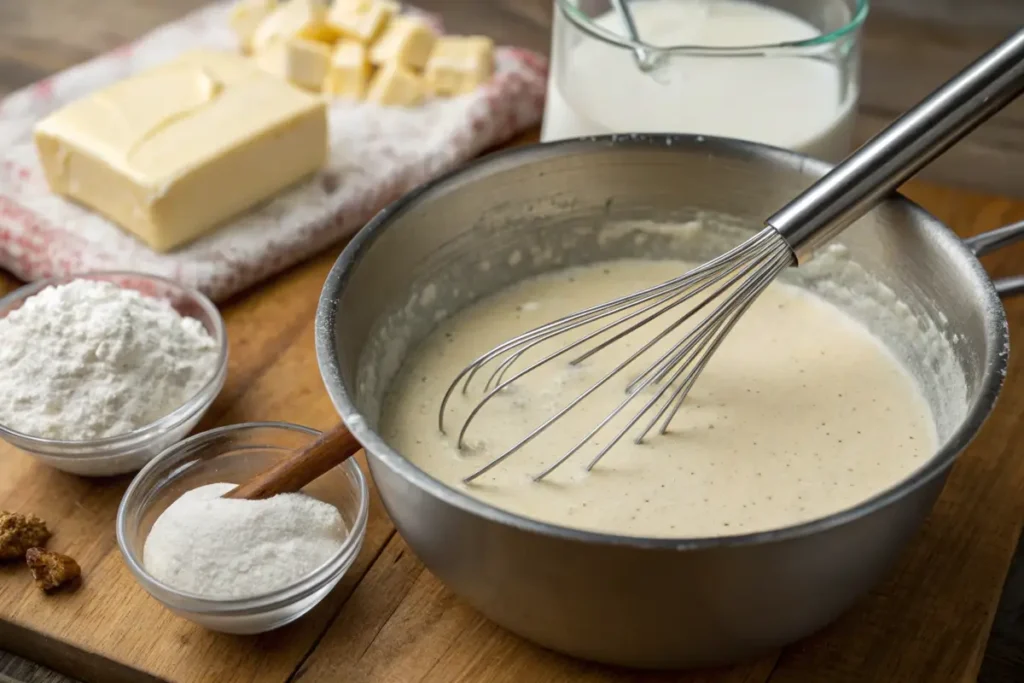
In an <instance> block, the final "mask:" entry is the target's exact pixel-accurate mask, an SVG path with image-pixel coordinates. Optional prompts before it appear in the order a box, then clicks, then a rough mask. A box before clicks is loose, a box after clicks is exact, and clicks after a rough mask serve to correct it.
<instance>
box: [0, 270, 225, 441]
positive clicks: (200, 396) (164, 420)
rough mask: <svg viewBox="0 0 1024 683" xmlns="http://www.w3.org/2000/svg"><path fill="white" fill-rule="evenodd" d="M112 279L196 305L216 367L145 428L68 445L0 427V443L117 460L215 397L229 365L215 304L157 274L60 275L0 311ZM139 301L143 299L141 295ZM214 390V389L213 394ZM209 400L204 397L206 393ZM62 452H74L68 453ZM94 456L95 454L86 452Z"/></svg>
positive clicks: (5, 300) (27, 289)
mask: <svg viewBox="0 0 1024 683" xmlns="http://www.w3.org/2000/svg"><path fill="white" fill-rule="evenodd" d="M115 278H126V279H137V280H148V281H150V282H154V283H158V284H160V285H164V286H169V287H170V288H171V289H173V290H177V291H178V292H180V293H181V294H183V295H184V296H185V297H187V298H188V299H189V300H191V301H192V302H194V303H196V304H198V306H199V308H200V309H201V310H202V311H203V314H204V315H205V316H206V317H207V318H208V319H209V320H210V321H211V322H212V327H213V330H212V332H213V338H214V341H216V342H217V346H218V350H217V366H216V368H215V370H214V372H213V374H212V375H210V378H209V379H208V380H207V381H206V383H205V384H203V386H202V387H200V388H199V390H198V391H196V393H195V394H193V395H192V396H190V397H189V398H188V400H187V401H185V402H184V403H182V404H181V405H180V406H178V407H177V408H175V409H174V410H172V411H171V412H170V413H168V414H167V415H164V416H163V417H161V418H159V419H157V420H154V421H153V422H150V423H149V424H145V425H143V426H141V427H139V428H137V429H133V430H132V431H130V432H125V433H124V434H117V435H115V436H107V437H103V438H101V439H84V440H79V441H69V440H66V439H48V438H45V437H41V436H33V435H31V434H25V433H24V432H19V431H17V430H15V429H11V428H10V427H7V426H5V425H3V424H0V438H3V439H5V440H7V441H9V442H11V443H12V444H13V445H15V446H17V447H19V448H23V449H25V450H30V451H33V452H38V453H41V454H44V455H46V456H48V457H54V458H69V459H86V458H99V457H106V456H112V455H120V454H124V453H125V452H128V451H131V450H134V449H136V448H143V447H145V446H146V445H147V444H148V443H149V442H150V441H152V440H154V439H155V438H156V437H158V436H159V435H160V434H162V433H164V432H167V431H171V430H173V429H174V428H175V427H178V426H180V425H182V424H184V423H185V422H187V421H188V420H189V419H190V418H191V417H193V415H194V414H195V413H196V411H197V410H202V409H204V408H205V407H206V406H208V405H209V404H210V403H212V402H213V400H214V399H215V398H216V393H218V392H216V391H212V390H213V389H214V388H215V387H216V386H218V385H219V384H221V383H223V381H224V376H225V373H226V371H227V365H228V335H227V327H226V325H225V324H224V318H223V317H222V316H221V314H220V311H219V310H218V309H217V306H216V304H214V303H213V301H211V300H210V298H209V297H207V296H206V295H205V294H203V293H202V292H200V291H199V290H198V289H195V288H193V287H189V286H187V285H183V284H181V283H180V282H175V281H174V280H171V279H169V278H165V277H161V276H159V275H151V274H149V273H143V272H138V271H132V270H90V271H84V272H81V273H70V274H68V275H59V276H54V277H50V278H46V279H44V280H38V281H36V282H30V283H28V284H25V285H22V286H21V287H19V288H17V289H15V290H14V291H12V292H10V293H9V294H7V295H6V296H4V297H2V298H0V310H3V309H5V308H7V307H9V306H10V305H12V304H14V303H17V302H19V301H20V302H24V301H25V300H27V299H28V298H30V297H32V296H34V295H36V294H38V293H39V292H41V291H43V290H44V289H46V288H47V287H53V286H58V285H63V284H67V283H69V282H72V281H73V280H82V279H86V280H89V279H91V280H103V281H110V280H113V279H115ZM143 296H146V295H145V294H143ZM218 391H219V390H218ZM211 393H212V395H209V396H208V395H207V394H211ZM67 451H77V452H71V453H68V452H67ZM85 451H95V452H85Z"/></svg>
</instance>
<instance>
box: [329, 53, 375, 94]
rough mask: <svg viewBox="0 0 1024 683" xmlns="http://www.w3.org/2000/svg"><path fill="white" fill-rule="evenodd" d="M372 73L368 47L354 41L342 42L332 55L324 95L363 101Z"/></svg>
mask: <svg viewBox="0 0 1024 683" xmlns="http://www.w3.org/2000/svg"><path fill="white" fill-rule="evenodd" d="M371 71H372V69H371V67H370V59H369V55H368V54H367V51H366V46H365V45H363V44H362V43H358V42H356V41H354V40H342V41H341V42H339V43H338V44H337V45H336V46H335V47H334V54H333V55H331V66H330V69H329V70H328V71H327V78H326V79H324V86H323V90H324V94H327V95H331V96H333V97H347V98H349V99H356V100H358V99H362V97H363V95H365V94H366V84H367V81H369V80H370V73H371Z"/></svg>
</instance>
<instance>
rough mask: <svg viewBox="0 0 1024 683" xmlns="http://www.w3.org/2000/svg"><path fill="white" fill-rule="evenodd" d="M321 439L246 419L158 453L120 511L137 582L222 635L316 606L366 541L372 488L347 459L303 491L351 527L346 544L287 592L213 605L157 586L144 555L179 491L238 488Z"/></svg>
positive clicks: (121, 538)
mask: <svg viewBox="0 0 1024 683" xmlns="http://www.w3.org/2000/svg"><path fill="white" fill-rule="evenodd" d="M319 435H320V433H319V432H317V431H316V430H313V429H309V428H307V427H300V426H298V425H293V424H287V423H283V422H251V423H246V424H240V425H232V426H228V427H221V428H219V429H213V430H210V431H208V432H203V433H202V434H196V435H195V436H192V437H190V438H188V439H185V440H184V441H182V442H181V443H179V444H177V445H175V446H172V447H171V448H169V449H168V450H166V451H164V452H163V453H161V454H160V455H159V456H158V457H157V458H156V459H155V460H153V461H152V462H151V463H149V464H148V465H147V466H146V467H145V468H144V469H143V470H142V471H141V472H139V474H138V475H137V476H136V477H135V480H134V481H133V482H132V483H131V486H129V487H128V491H127V492H125V494H124V498H122V499H121V506H120V507H119V508H118V511H117V544H118V546H119V547H120V549H121V554H122V555H123V556H124V560H125V562H126V563H127V564H128V568H129V569H130V570H131V572H132V574H134V575H135V578H136V580H138V582H139V583H140V584H141V585H142V587H143V588H145V589H146V591H147V592H148V593H149V594H150V595H152V596H153V597H154V598H156V599H157V600H158V601H160V602H161V603H163V605H164V606H165V607H167V608H168V609H170V610H171V611H172V612H174V613H175V614H177V615H179V616H181V617H184V618H185V619H188V620H190V621H193V622H195V623H197V624H199V625H201V626H203V627H205V628H208V629H210V630H212V631H220V632H223V633H236V634H252V633H263V632H265V631H270V630H273V629H276V628H279V627H281V626H284V625H285V624H288V623H291V622H293V621H295V620H296V619H298V618H299V617H301V616H302V615H304V614H306V613H307V612H309V611H310V610H311V609H313V607H315V606H316V605H317V603H319V602H320V601H321V600H323V599H324V598H325V597H326V596H327V594H328V593H330V592H331V590H332V589H333V588H334V587H335V586H336V585H337V584H338V582H339V581H340V580H341V578H342V576H344V575H345V572H346V571H348V568H349V567H351V566H352V562H354V561H355V559H356V556H358V555H359V550H360V548H361V547H362V545H363V538H364V537H365V536H366V519H367V516H368V515H369V491H368V488H367V485H366V478H365V477H364V476H363V473H362V471H361V470H360V469H359V465H357V464H356V463H355V461H354V460H351V459H350V460H348V461H347V462H345V463H344V464H343V465H340V466H339V467H335V468H334V469H332V470H331V471H329V472H327V473H326V474H324V475H323V476H321V477H320V478H318V479H317V480H316V481H314V482H313V483H311V484H309V485H308V486H306V487H305V488H304V489H302V492H303V493H305V494H306V495H309V496H312V497H313V498H317V499H319V500H322V501H324V502H325V503H330V504H331V505H334V506H335V507H337V508H338V511H339V512H340V513H341V517H342V519H343V520H344V522H345V525H346V527H347V528H348V535H347V537H346V538H345V542H344V544H343V545H342V547H341V549H340V550H338V552H337V553H336V554H335V555H334V556H333V557H332V558H331V559H330V560H328V561H327V562H326V563H325V564H324V565H323V566H321V567H319V568H318V569H316V570H314V571H313V572H312V573H311V574H309V575H308V576H306V577H305V578H303V579H302V580H300V581H298V582H297V583H295V584H293V585H291V586H288V587H287V588H282V589H280V590H277V591H274V592H273V593H268V594H266V595H258V596H255V597H250V598H243V599H235V600H211V599H209V598H204V597H202V596H200V595H194V594H191V593H185V592H183V591H180V590H177V589H176V588H172V587H171V586H168V585H166V584H164V583H161V582H160V581H157V580H156V579H155V578H154V577H153V576H152V575H150V574H149V572H147V571H146V569H145V567H144V566H143V563H142V557H143V548H144V546H145V543H146V538H147V536H148V535H149V532H150V529H152V528H153V524H154V523H155V522H156V520H157V518H158V517H159V516H160V514H161V513H163V511H164V510H166V509H167V507H168V506H169V505H170V504H171V503H173V502H174V501H175V500H177V499H178V498H179V497H180V496H181V495H182V494H183V493H185V492H186V491H189V490H191V489H194V488H197V487H199V486H204V485H206V484H214V483H220V482H224V483H236V484H238V483H242V482H243V481H245V480H247V479H249V478H251V477H253V476H254V475H256V474H258V473H259V472H262V471H264V470H266V469H268V468H269V467H271V466H272V465H274V464H276V463H277V462H279V461H281V460H282V459H283V458H285V457H287V456H288V454H289V453H290V452H291V451H293V450H295V449H297V448H301V447H302V446H305V445H306V444H308V443H310V442H312V441H314V440H315V439H316V438H317V437H318V436H319Z"/></svg>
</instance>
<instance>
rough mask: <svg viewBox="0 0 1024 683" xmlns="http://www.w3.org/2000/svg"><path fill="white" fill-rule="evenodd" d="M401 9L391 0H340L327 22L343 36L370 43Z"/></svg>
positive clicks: (333, 6)
mask: <svg viewBox="0 0 1024 683" xmlns="http://www.w3.org/2000/svg"><path fill="white" fill-rule="evenodd" d="M400 9H401V6H400V5H399V4H398V3H397V2H391V0H338V1H337V2H335V3H334V5H332V6H331V9H330V11H329V12H328V13H327V23H328V24H330V25H331V28H333V29H334V30H335V31H337V32H338V33H340V34H341V35H342V36H344V37H346V38H350V39H352V40H358V41H359V42H361V43H364V44H367V45H368V44H370V43H372V42H373V41H375V40H377V38H378V37H380V35H381V33H383V32H384V29H385V28H386V27H387V25H388V23H389V22H390V21H391V19H392V18H393V17H394V16H395V15H396V14H398V12H399V10H400Z"/></svg>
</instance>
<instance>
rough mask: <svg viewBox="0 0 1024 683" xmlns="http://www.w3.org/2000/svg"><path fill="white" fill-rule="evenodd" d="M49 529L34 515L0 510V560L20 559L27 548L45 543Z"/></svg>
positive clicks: (48, 538) (48, 537) (48, 536)
mask: <svg viewBox="0 0 1024 683" xmlns="http://www.w3.org/2000/svg"><path fill="white" fill-rule="evenodd" d="M48 540H50V530H49V529H47V528H46V522H44V521H43V520H41V519H39V518H38V517H36V516H35V515H21V514H18V513H16V512H3V511H0V561H4V560H20V559H21V558H23V557H25V552H26V551H27V550H28V549H29V548H37V547H41V546H44V545H46V542H47V541H48Z"/></svg>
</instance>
